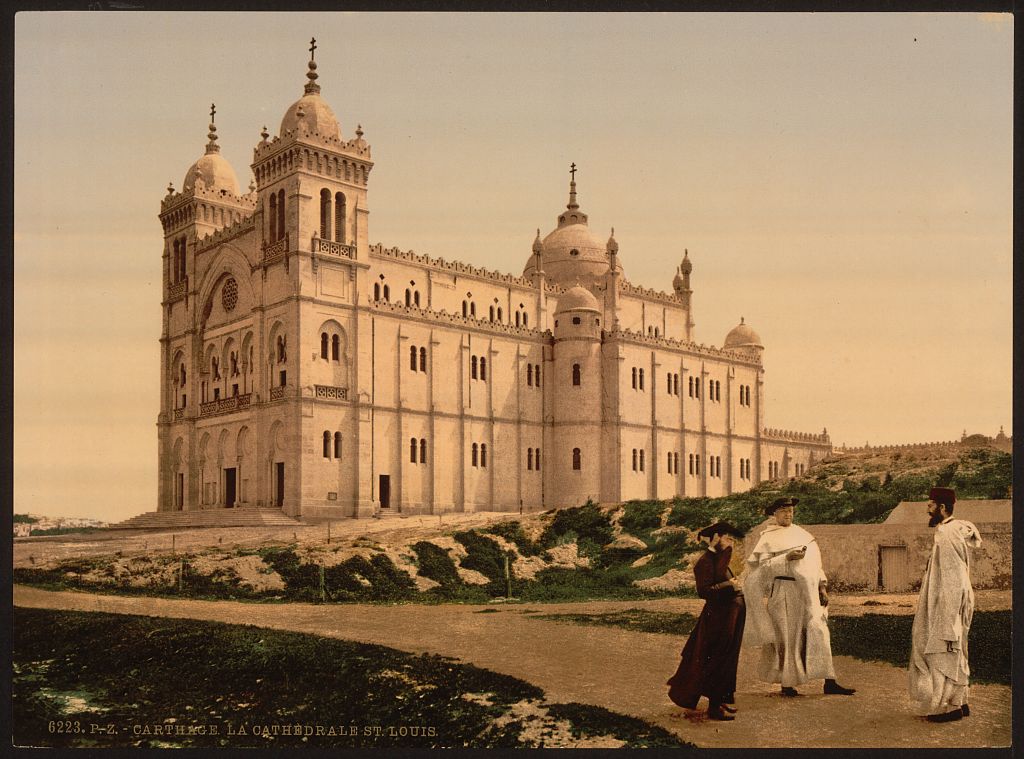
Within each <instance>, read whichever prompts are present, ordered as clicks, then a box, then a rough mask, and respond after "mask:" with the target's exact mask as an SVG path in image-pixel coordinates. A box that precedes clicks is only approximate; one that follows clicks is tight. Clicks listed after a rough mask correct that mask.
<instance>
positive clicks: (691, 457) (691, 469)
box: [689, 453, 693, 474]
mask: <svg viewBox="0 0 1024 759" xmlns="http://www.w3.org/2000/svg"><path fill="white" fill-rule="evenodd" d="M689 462H690V474H693V454H692V453H691V454H690V459H689Z"/></svg>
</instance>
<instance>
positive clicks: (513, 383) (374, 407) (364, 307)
mask: <svg viewBox="0 0 1024 759" xmlns="http://www.w3.org/2000/svg"><path fill="white" fill-rule="evenodd" d="M307 77H308V78H309V82H308V84H307V85H306V88H305V93H304V95H303V97H302V98H301V99H300V100H299V101H297V102H296V103H295V104H293V105H292V106H291V107H290V108H289V109H288V111H287V112H286V114H285V117H284V119H283V121H282V124H281V129H280V133H279V135H278V136H277V137H274V138H273V139H270V135H269V134H266V133H264V139H263V140H262V141H261V142H260V143H259V144H258V145H257V146H256V148H255V150H254V153H253V164H252V169H253V174H254V176H255V178H256V181H255V185H254V186H250V188H249V192H248V193H247V194H240V193H239V190H238V187H237V180H236V179H235V173H234V171H233V169H232V168H231V167H230V165H229V164H228V163H227V161H226V160H225V159H223V158H222V157H221V156H220V154H219V148H218V146H217V144H216V140H217V136H216V128H215V127H214V125H213V124H211V131H210V135H209V138H210V140H209V144H208V145H207V149H206V154H205V155H204V156H203V157H202V158H200V159H199V161H197V162H196V163H195V164H194V165H193V166H192V167H191V168H190V169H189V171H188V173H187V175H186V178H185V183H184V186H183V188H182V190H181V191H180V192H175V191H174V190H173V189H172V188H168V194H167V196H166V197H165V198H164V199H163V201H162V204H161V212H160V220H161V222H162V224H163V228H164V236H165V246H164V289H163V292H164V297H163V314H164V316H163V334H162V337H161V391H162V392H161V411H160V415H159V420H158V428H159V456H160V484H159V505H158V509H159V510H160V511H168V510H182V509H183V510H193V509H211V508H225V507H228V506H235V507H257V506H261V507H266V506H279V507H281V508H282V509H283V510H284V511H285V512H286V513H287V514H290V515H294V516H302V517H303V518H312V519H317V518H331V517H346V516H369V515H372V514H374V513H375V512H377V511H378V510H385V511H389V512H391V513H405V514H421V513H430V514H434V513H443V512H448V511H473V510H507V511H519V510H520V509H522V510H525V511H535V510H540V509H547V508H552V507H563V506H571V505H576V504H579V503H582V502H583V501H585V500H586V499H588V498H591V499H593V500H594V501H597V502H601V503H610V502H619V501H623V500H629V499H633V498H669V497H672V496H677V495H678V496H705V495H706V496H720V495H726V494H729V493H733V492H737V491H743V490H747V489H749V488H750V487H751V486H753V485H754V484H756V483H757V482H759V481H761V480H764V479H769V478H775V477H790V476H794V475H797V474H799V473H800V472H801V471H802V469H804V468H806V467H808V466H810V465H811V464H812V463H813V462H814V461H815V460H817V459H820V458H821V457H822V456H824V455H825V454H827V453H828V452H829V451H830V450H831V443H830V441H829V438H828V435H827V433H822V434H804V433H788V432H781V431H777V430H766V429H764V427H763V418H764V370H763V369H762V362H761V353H762V350H763V348H762V346H761V344H760V340H759V338H758V337H757V335H756V333H755V332H754V331H753V330H752V329H751V328H750V327H749V326H747V325H745V324H741V325H739V326H737V327H736V328H735V329H734V330H733V331H732V332H730V333H729V335H728V336H727V338H726V340H725V343H724V347H723V348H721V349H719V348H714V347H709V346H705V345H698V344H696V343H694V342H693V341H692V340H693V319H692V313H691V306H690V303H691V290H690V274H691V271H692V266H691V264H690V262H689V259H688V257H685V258H684V260H683V262H682V264H681V266H680V267H679V268H677V270H676V276H675V279H674V281H673V290H672V292H671V293H663V292H655V291H652V290H646V289H644V288H640V287H637V286H635V285H632V284H630V283H629V282H628V281H627V280H626V278H625V275H624V271H623V268H622V265H621V263H620V261H619V258H618V244H617V243H616V242H615V240H614V236H613V237H612V238H610V239H609V240H608V241H607V242H602V241H600V240H598V239H597V238H596V237H594V235H593V234H592V233H591V232H590V230H589V226H588V219H587V216H586V214H584V213H583V212H582V211H581V210H580V209H579V205H578V203H577V202H576V184H575V181H573V182H571V184H570V198H569V203H568V205H567V207H566V209H565V210H563V211H562V212H561V213H560V215H559V216H558V223H557V226H556V228H555V230H554V231H553V232H551V233H550V234H549V235H548V236H547V237H546V238H544V239H543V240H541V239H540V236H539V235H538V239H537V240H536V241H535V242H534V244H533V250H532V252H530V253H529V254H528V255H527V262H526V267H525V270H524V272H523V275H522V276H516V275H510V274H500V273H496V272H490V271H487V270H484V269H480V268H477V267H474V266H472V265H469V264H464V263H460V262H455V261H446V260H444V259H434V258H429V257H427V256H421V255H416V254H412V253H406V252H402V251H399V250H397V249H394V248H392V249H388V248H384V247H383V246H381V245H372V246H371V245H370V244H369V238H368V234H367V232H368V229H367V218H368V209H369V204H368V196H367V186H368V178H369V174H370V171H371V169H372V167H373V163H372V161H371V159H370V147H369V145H368V144H367V143H366V141H365V140H363V133H362V131H361V129H357V131H356V137H355V138H354V139H351V140H344V139H342V137H341V130H340V127H339V126H338V122H337V119H336V118H335V117H334V114H333V113H332V112H331V109H330V108H329V107H328V106H327V104H326V103H325V102H324V101H323V100H322V99H321V97H320V94H319V92H320V88H319V86H318V85H317V83H316V78H317V76H316V70H315V63H314V62H312V61H310V68H309V72H308V73H307Z"/></svg>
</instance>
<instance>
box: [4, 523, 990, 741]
mask: <svg viewBox="0 0 1024 759" xmlns="http://www.w3.org/2000/svg"><path fill="white" fill-rule="evenodd" d="M311 529H312V528H311ZM317 529H320V528H317ZM221 532H222V531H221ZM83 537H88V536H83ZM149 539H152V534H150V535H149ZM214 539H215V538H214ZM1009 598H1010V594H1009V592H1008V591H996V592H991V593H979V598H978V607H979V608H980V609H992V608H1008V607H1009ZM871 600H884V601H885V603H884V604H883V605H874V604H870V605H867V606H865V605H864V602H865V601H871ZM913 601H914V598H913V596H879V597H876V598H869V597H865V596H861V597H846V598H840V597H836V598H835V600H834V604H835V606H834V613H837V614H838V613H862V612H863V611H874V612H896V613H899V612H903V613H911V612H912V607H911V604H912V603H913ZM14 602H15V605H17V606H26V607H40V608H55V609H77V610H82V611H104V612H111V613H122V614H144V615H152V616H163V617H179V618H192V619H205V620H215V621H221V622H229V623H238V622H243V621H244V622H245V623H248V624H254V625H258V626H262V627H268V628H276V629H283V630H294V631H298V632H306V633H314V634H319V635H325V636H330V637H336V638H344V639H348V640H356V641H363V642H367V643H378V644H382V645H386V646H390V647H393V648H397V649H401V650H404V651H411V652H415V653H434V654H441V655H445V656H450V657H453V658H457V659H460V660H462V661H465V662H470V663H472V664H475V665H477V666H480V667H484V668H486V669H490V670H493V671H495V672H501V673H505V674H508V675H512V676H514V677H518V678H521V679H523V680H526V681H528V682H531V683H534V684H536V685H538V686H539V687H541V688H543V689H544V691H545V692H546V694H547V699H548V700H549V701H552V702H560V701H579V702H583V703H588V704H594V705H598V706H602V707H605V708H607V709H611V710H612V711H616V712H620V713H623V714H629V715H633V716H636V717H640V718H641V719H644V720H647V721H649V722H652V723H654V724H657V725H660V726H662V727H664V728H666V729H668V730H671V731H673V732H674V733H676V734H678V735H679V736H681V737H682V738H684V739H685V740H688V741H692V742H693V743H695V744H697V745H699V746H708V747H727V746H728V747H744V746H746V747H755V746H759V747H787V746H788V747H808V748H810V747H851V748H854V747H856V748H867V747H893V748H910V747H918V746H920V747H947V746H948V747H958V748H959V747H981V746H1006V745H1009V743H1010V689H1009V688H1008V687H1005V686H999V685H977V686H973V687H972V688H971V709H972V715H971V717H969V718H967V719H965V720H962V721H960V722H953V723H948V724H941V725H934V724H931V723H928V722H925V721H924V720H921V719H919V718H916V717H914V716H913V715H912V714H911V713H910V712H909V709H908V704H907V698H906V674H905V672H904V671H903V670H901V669H898V668H895V667H892V666H889V665H886V664H880V663H872V662H862V661H858V660H856V659H852V658H849V657H843V656H838V657H836V661H835V666H836V671H837V674H838V676H839V680H840V682H842V683H843V684H847V685H850V686H853V687H856V688H857V689H858V691H857V694H856V695H855V696H852V697H841V696H824V695H821V692H820V683H808V684H806V685H804V686H803V687H802V688H801V691H802V693H803V694H804V695H802V696H801V697H800V698H795V699H783V698H781V697H780V696H778V695H776V689H777V686H771V685H768V684H765V683H761V682H758V681H757V680H755V679H753V672H754V663H753V662H754V659H753V653H752V652H751V651H748V650H744V652H743V654H742V656H741V659H740V668H739V682H738V687H737V692H736V697H737V705H738V707H739V709H740V712H739V714H738V715H737V719H736V721H735V722H729V723H720V722H709V721H701V720H694V719H689V718H686V717H685V716H684V714H683V711H682V710H681V709H679V708H677V707H675V706H674V705H673V704H672V703H671V702H669V701H668V700H667V698H666V687H665V686H664V685H663V683H664V681H665V680H666V679H667V678H668V677H669V676H670V675H671V674H672V672H673V671H674V670H675V667H676V664H677V663H678V656H679V649H680V648H681V646H682V642H683V641H682V639H680V640H678V641H673V640H672V638H671V637H669V636H665V635H657V634H653V633H637V632H630V631H627V630H621V629H616V628H604V627H591V626H578V625H566V624H559V623H556V622H551V621H546V620H541V619H536V618H535V617H536V615H535V614H531V613H528V612H529V611H530V610H531V609H532V610H535V611H541V612H543V613H557V612H586V613H601V612H609V611H615V610H618V609H625V608H632V607H641V608H643V607H646V608H658V609H665V610H673V611H691V612H695V611H697V610H699V608H700V605H701V602H700V601H697V600H695V599H662V600H659V601H648V602H635V601H622V602H584V603H571V604H533V605H526V606H523V605H513V604H510V605H507V606H500V605H498V606H494V605H492V606H489V607H482V606H458V605H449V606H421V605H400V606H375V605H331V606H319V605H311V604H274V605H270V604H252V603H240V602H225V601H194V600H179V599H153V598H132V597H120V596H110V595H94V594H87V593H77V592H51V591H44V590H39V589H36V588H30V587H25V586H15V589H14ZM485 608H489V609H496V610H497V611H496V612H495V613H479V612H481V611H482V610H483V609H485ZM908 645H909V643H908Z"/></svg>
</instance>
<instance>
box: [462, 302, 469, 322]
mask: <svg viewBox="0 0 1024 759" xmlns="http://www.w3.org/2000/svg"><path fill="white" fill-rule="evenodd" d="M467 316H469V304H468V303H466V301H462V318H463V319H465V318H466V317H467Z"/></svg>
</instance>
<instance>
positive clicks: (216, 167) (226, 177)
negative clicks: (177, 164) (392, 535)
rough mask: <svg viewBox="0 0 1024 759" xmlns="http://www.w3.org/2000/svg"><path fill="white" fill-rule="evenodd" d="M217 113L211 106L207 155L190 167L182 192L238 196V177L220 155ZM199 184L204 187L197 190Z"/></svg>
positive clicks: (186, 173) (213, 106) (214, 107)
mask: <svg viewBox="0 0 1024 759" xmlns="http://www.w3.org/2000/svg"><path fill="white" fill-rule="evenodd" d="M216 113H217V107H216V106H215V105H211V106H210V132H209V134H207V135H206V136H207V137H208V138H209V139H210V141H209V142H207V143H206V155H204V156H203V157H202V158H200V159H199V160H198V161H196V162H195V163H194V164H192V165H191V166H189V168H188V171H187V172H185V181H184V182H182V184H181V186H182V191H184V192H189V191H192V192H194V191H195V190H197V189H205V190H207V191H212V192H218V191H220V192H226V193H228V194H230V195H235V196H237V195H238V177H237V176H236V175H235V170H234V169H233V168H231V164H230V163H228V161H227V159H226V158H224V156H222V155H221V154H220V145H218V144H217V125H216V123H214V116H215V114H216ZM197 183H198V184H200V185H202V188H197V186H196V185H197Z"/></svg>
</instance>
